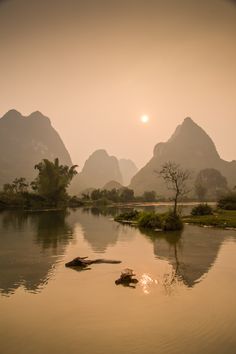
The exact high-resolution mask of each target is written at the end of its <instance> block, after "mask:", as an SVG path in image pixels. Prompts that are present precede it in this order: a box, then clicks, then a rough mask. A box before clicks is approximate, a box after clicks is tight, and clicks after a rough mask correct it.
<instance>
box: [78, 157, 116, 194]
mask: <svg viewBox="0 0 236 354" xmlns="http://www.w3.org/2000/svg"><path fill="white" fill-rule="evenodd" d="M110 181H116V182H118V183H120V184H122V175H121V172H120V168H119V162H118V160H117V158H116V157H115V156H110V155H108V153H107V152H106V150H96V151H95V152H94V153H93V154H92V155H90V156H89V158H88V159H87V160H86V162H85V164H84V167H83V169H82V171H81V172H80V173H79V174H78V175H77V176H75V178H74V181H73V182H72V187H71V188H72V190H73V192H74V193H78V192H81V191H83V190H85V189H87V188H103V187H104V185H105V184H106V183H108V182H110Z"/></svg>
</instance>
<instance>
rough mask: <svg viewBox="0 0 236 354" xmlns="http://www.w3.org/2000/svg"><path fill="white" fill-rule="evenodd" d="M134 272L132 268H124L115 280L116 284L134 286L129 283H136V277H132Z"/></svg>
mask: <svg viewBox="0 0 236 354" xmlns="http://www.w3.org/2000/svg"><path fill="white" fill-rule="evenodd" d="M135 275H136V274H134V273H133V270H132V269H129V268H127V269H124V270H123V271H122V272H121V275H120V278H119V279H117V280H116V281H115V283H116V285H120V284H121V285H123V286H127V287H131V288H135V286H134V285H131V284H137V283H138V279H136V278H133V277H134V276H135Z"/></svg>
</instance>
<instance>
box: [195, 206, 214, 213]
mask: <svg viewBox="0 0 236 354" xmlns="http://www.w3.org/2000/svg"><path fill="white" fill-rule="evenodd" d="M212 214H213V209H212V207H211V206H210V205H208V204H199V205H197V206H195V207H194V208H193V209H192V211H191V215H212Z"/></svg>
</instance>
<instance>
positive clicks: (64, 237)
mask: <svg viewBox="0 0 236 354" xmlns="http://www.w3.org/2000/svg"><path fill="white" fill-rule="evenodd" d="M67 214H68V213H67V212H66V211H64V210H63V211H57V212H55V211H51V212H50V211H47V212H43V213H40V214H38V215H33V216H32V221H33V223H34V225H35V227H36V231H37V234H36V242H37V243H38V244H40V245H41V246H42V248H43V249H47V248H53V249H56V248H57V247H58V246H60V245H62V244H66V243H68V240H69V239H71V238H72V236H73V230H72V228H71V227H70V225H68V223H67V222H66V216H67Z"/></svg>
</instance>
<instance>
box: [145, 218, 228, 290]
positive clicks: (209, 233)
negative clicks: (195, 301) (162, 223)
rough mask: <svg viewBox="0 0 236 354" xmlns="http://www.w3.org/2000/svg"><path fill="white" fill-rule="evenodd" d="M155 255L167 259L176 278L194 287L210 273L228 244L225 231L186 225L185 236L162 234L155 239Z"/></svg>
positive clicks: (183, 234) (153, 238)
mask: <svg viewBox="0 0 236 354" xmlns="http://www.w3.org/2000/svg"><path fill="white" fill-rule="evenodd" d="M151 238H152V240H153V243H154V254H155V255H156V256H157V257H158V258H164V259H167V260H168V261H169V262H170V263H171V264H172V266H173V268H174V270H176V276H177V277H179V278H181V279H182V281H183V282H184V283H185V285H187V286H189V287H193V286H194V285H195V284H196V283H198V282H199V281H200V279H201V278H202V277H203V276H204V275H205V274H207V273H208V271H209V270H210V268H211V266H212V265H213V264H214V262H215V260H216V258H217V255H218V252H219V249H220V246H221V244H222V243H223V241H224V238H223V236H222V231H220V230H216V229H208V228H199V227H193V226H188V225H186V226H185V229H184V231H183V233H182V235H181V234H179V235H178V234H171V233H170V234H160V235H158V236H156V237H153V235H152V237H151Z"/></svg>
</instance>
